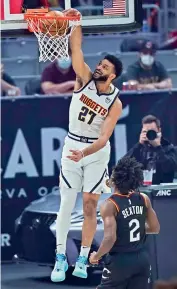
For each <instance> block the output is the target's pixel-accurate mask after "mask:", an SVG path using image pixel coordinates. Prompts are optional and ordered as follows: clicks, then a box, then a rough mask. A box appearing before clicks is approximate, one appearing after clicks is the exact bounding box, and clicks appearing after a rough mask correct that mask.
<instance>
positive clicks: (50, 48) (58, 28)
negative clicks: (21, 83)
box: [24, 8, 81, 62]
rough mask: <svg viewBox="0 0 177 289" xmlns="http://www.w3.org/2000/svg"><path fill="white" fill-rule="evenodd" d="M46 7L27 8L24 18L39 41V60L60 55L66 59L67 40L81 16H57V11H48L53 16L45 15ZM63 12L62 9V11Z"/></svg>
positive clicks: (53, 58) (55, 57)
mask: <svg viewBox="0 0 177 289" xmlns="http://www.w3.org/2000/svg"><path fill="white" fill-rule="evenodd" d="M48 12H49V10H48V9H45V8H44V9H42V8H41V9H27V11H26V13H25V15H24V19H25V20H26V21H27V23H28V30H29V31H30V32H34V34H35V35H36V37H37V39H38V43H39V52H40V56H39V62H40V61H44V62H45V61H47V60H50V61H51V62H53V61H54V60H55V59H57V58H59V57H61V58H63V59H68V58H69V55H68V42H69V37H70V35H71V33H72V32H73V30H74V29H75V28H76V27H77V26H78V25H80V23H81V16H80V15H77V16H70V15H65V14H63V15H62V17H61V16H58V15H57V13H61V12H57V11H50V13H51V14H52V12H53V14H56V15H54V16H50V15H49V16H46V14H47V13H48ZM63 12H64V11H63Z"/></svg>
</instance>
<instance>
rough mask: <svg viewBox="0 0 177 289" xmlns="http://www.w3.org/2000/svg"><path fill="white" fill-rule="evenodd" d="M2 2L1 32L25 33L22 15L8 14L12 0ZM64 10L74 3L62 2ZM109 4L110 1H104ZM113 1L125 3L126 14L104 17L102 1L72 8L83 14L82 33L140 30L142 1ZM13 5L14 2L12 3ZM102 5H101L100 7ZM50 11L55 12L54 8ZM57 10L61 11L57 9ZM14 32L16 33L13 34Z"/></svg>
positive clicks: (68, 0)
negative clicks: (2, 18)
mask: <svg viewBox="0 0 177 289" xmlns="http://www.w3.org/2000/svg"><path fill="white" fill-rule="evenodd" d="M2 1H4V20H3V21H1V30H2V32H5V33H3V35H4V34H7V33H8V34H10V33H11V32H12V33H13V34H14V33H16V32H17V30H19V29H20V31H21V32H22V31H25V30H26V31H27V24H26V23H25V21H24V20H23V17H24V14H23V13H17V14H16V13H15V14H12V13H10V11H11V9H10V4H11V3H12V2H11V1H14V0H2ZM63 1H64V4H65V7H63V8H65V9H68V8H70V7H71V6H72V7H73V6H74V5H72V4H73V3H74V2H73V0H63ZM85 1H86V0H85ZM104 1H108V2H109V3H110V2H111V0H104ZM113 1H122V2H123V1H125V5H126V13H125V14H121V13H119V15H118V14H117V15H115V14H114V15H111V14H110V15H109V16H105V15H104V9H103V6H104V5H103V1H101V0H96V2H95V3H97V4H99V5H95V6H92V7H90V6H86V7H82V6H79V7H78V6H74V7H73V8H75V7H76V8H77V9H78V10H80V11H81V12H82V13H83V18H82V27H83V32H84V33H114V32H128V31H135V30H137V29H140V28H141V26H142V15H143V11H142V0H112V2H113ZM13 3H14V2H13ZM100 4H102V5H100ZM51 9H54V10H56V7H53V8H51ZM58 9H60V10H61V9H62V8H61V7H59V8H58ZM14 31H16V32H14Z"/></svg>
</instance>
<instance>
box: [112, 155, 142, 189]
mask: <svg viewBox="0 0 177 289" xmlns="http://www.w3.org/2000/svg"><path fill="white" fill-rule="evenodd" d="M111 181H112V182H113V184H114V186H115V187H116V189H117V190H118V191H119V192H120V193H122V194H128V193H129V192H131V191H136V190H138V189H139V187H140V186H141V185H142V184H143V170H142V165H141V164H140V163H138V162H137V161H136V159H135V158H130V157H128V156H126V157H123V158H122V159H120V160H119V161H118V163H117V165H116V166H115V168H114V169H113V172H112V176H111Z"/></svg>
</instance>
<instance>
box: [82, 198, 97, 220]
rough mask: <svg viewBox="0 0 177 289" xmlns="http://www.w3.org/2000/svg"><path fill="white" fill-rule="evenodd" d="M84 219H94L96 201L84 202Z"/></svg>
mask: <svg viewBox="0 0 177 289" xmlns="http://www.w3.org/2000/svg"><path fill="white" fill-rule="evenodd" d="M83 209H84V218H90V219H92V218H95V217H96V209H97V201H96V200H93V199H90V200H87V201H85V202H84V204H83Z"/></svg>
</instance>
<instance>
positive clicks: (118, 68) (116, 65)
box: [104, 54, 123, 78]
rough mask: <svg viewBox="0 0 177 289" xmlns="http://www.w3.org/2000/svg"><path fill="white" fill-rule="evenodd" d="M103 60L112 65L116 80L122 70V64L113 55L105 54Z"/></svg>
mask: <svg viewBox="0 0 177 289" xmlns="http://www.w3.org/2000/svg"><path fill="white" fill-rule="evenodd" d="M104 59H107V60H108V61H109V62H111V63H112V64H113V65H114V68H115V75H116V78H117V77H118V76H120V75H121V73H122V70H123V65H122V62H121V61H120V60H119V59H118V58H117V57H116V56H114V55H111V54H107V55H106V56H105V58H104Z"/></svg>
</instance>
